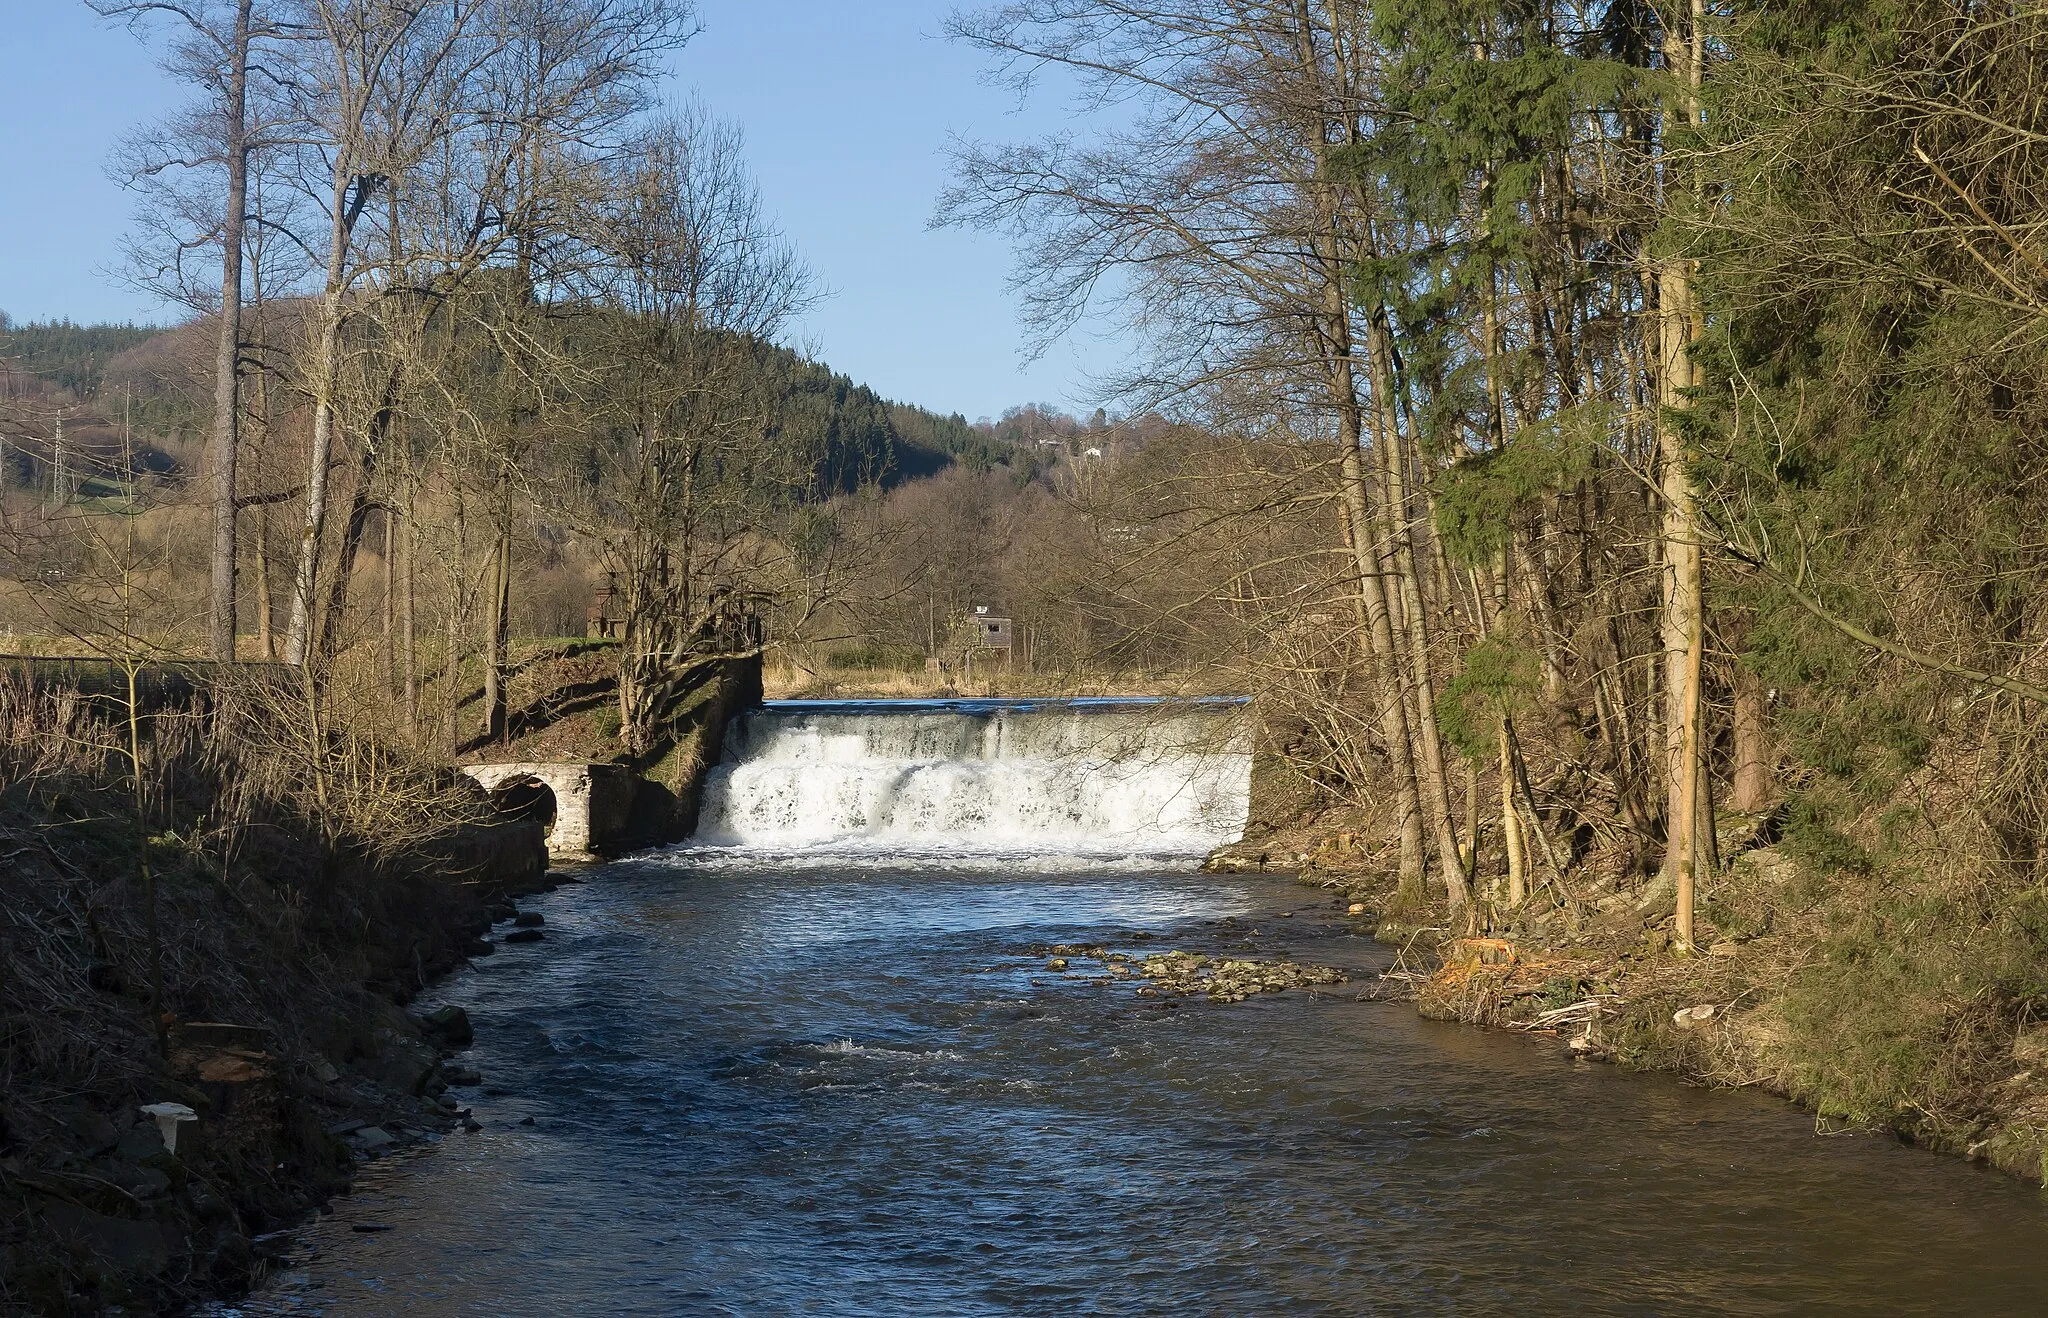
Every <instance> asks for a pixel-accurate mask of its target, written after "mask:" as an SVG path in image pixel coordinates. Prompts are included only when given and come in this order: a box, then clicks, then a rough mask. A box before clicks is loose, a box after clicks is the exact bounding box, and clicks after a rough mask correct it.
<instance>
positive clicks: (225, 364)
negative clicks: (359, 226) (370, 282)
mask: <svg viewBox="0 0 2048 1318" xmlns="http://www.w3.org/2000/svg"><path fill="white" fill-rule="evenodd" d="M252 3H253V0H239V2H238V3H237V4H236V6H235V35H234V49H233V51H232V54H231V57H230V65H229V68H228V86H227V98H226V103H225V107H224V108H225V109H226V111H227V133H226V148H227V171H228V195H227V207H226V209H225V210H224V211H223V212H222V214H221V262H220V338H219V341H218V343H217V344H216V346H215V349H214V356H213V434H212V437H211V440H210V442H209V444H208V446H207V447H208V449H209V450H210V451H209V453H208V455H207V457H208V465H209V466H210V467H211V468H212V471H213V571H212V591H213V601H212V602H213V608H212V614H211V617H210V619H209V626H208V632H209V647H208V648H209V649H210V651H211V653H212V655H213V657H214V659H215V660H217V661H218V662H221V663H233V662H234V659H235V632H236V626H235V569H236V566H237V564H236V558H235V513H236V508H235V460H236V457H237V450H238V449H239V448H240V442H241V410H242V391H241V358H242V225H243V220H244V217H245V216H246V215H247V213H248V209H249V203H248V189H249V127H248V124H249V116H248V107H249V95H248V92H249V11H250V8H251V6H252Z"/></svg>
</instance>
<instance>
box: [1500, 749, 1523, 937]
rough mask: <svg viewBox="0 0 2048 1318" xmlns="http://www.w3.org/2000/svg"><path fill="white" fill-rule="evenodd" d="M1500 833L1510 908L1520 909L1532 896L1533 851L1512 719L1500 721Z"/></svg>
mask: <svg viewBox="0 0 2048 1318" xmlns="http://www.w3.org/2000/svg"><path fill="white" fill-rule="evenodd" d="M1499 740H1500V833H1501V841H1502V842H1503V843H1504V844H1506V846H1507V853H1508V909H1509V910H1517V909H1520V907H1521V905H1522V902H1523V901H1524V900H1526V899H1527V898H1528V895H1529V853H1528V849H1527V848H1526V847H1525V846H1524V845H1523V843H1522V824H1521V814H1520V812H1519V811H1517V810H1516V809H1515V757H1514V748H1513V747H1512V746H1511V745H1510V744H1509V742H1508V721H1507V720H1506V719H1505V718H1503V719H1502V720H1501V721H1500V734H1499Z"/></svg>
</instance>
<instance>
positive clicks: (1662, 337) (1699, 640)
mask: <svg viewBox="0 0 2048 1318" xmlns="http://www.w3.org/2000/svg"><path fill="white" fill-rule="evenodd" d="M1700 33H1701V20H1700V0H1693V17H1692V24H1691V36H1690V38H1688V37H1687V36H1686V35H1684V34H1681V33H1680V32H1678V31H1676V30H1672V31H1668V32H1667V33H1666V35H1665V39H1664V54H1665V57H1666V59H1667V61H1668V62H1669V63H1670V66H1671V67H1672V68H1673V69H1676V70H1680V71H1681V73H1682V78H1683V81H1682V85H1681V89H1680V90H1679V91H1677V92H1674V93H1673V94H1672V95H1671V98H1670V100H1668V101H1667V102H1666V104H1665V107H1664V134H1665V136H1666V137H1667V138H1669V137H1670V136H1671V135H1672V133H1673V130H1674V128H1675V127H1676V125H1677V124H1678V123H1679V122H1680V121H1681V120H1683V122H1684V123H1685V124H1686V125H1687V128H1688V130H1690V128H1691V126H1692V125H1694V124H1696V123H1697V122H1698V119H1699V87H1700V73H1701V69H1700V49H1699V42H1698V37H1699V36H1700ZM1668 168H1670V167H1669V166H1667V169H1668ZM1663 182H1664V189H1665V193H1664V195H1665V198H1666V201H1667V204H1668V203H1669V199H1670V197H1671V195H1672V192H1673V191H1674V190H1675V188H1676V184H1677V181H1676V180H1675V179H1674V178H1673V177H1671V175H1670V174H1669V173H1667V174H1666V176H1665V178H1664V180H1663ZM1692 265H1693V263H1692V261H1691V260H1690V259H1689V258H1687V257H1684V256H1673V257H1669V258H1666V259H1665V260H1664V261H1663V262H1662V263H1661V264H1660V265H1659V266H1658V269H1657V355H1658V370H1657V403H1658V410H1657V459H1658V463H1659V465H1660V466H1661V468H1662V471H1661V472H1660V478H1659V479H1660V492H1661V493H1662V495H1663V502H1664V523H1663V527H1662V535H1661V539H1662V547H1663V559H1664V604H1663V611H1662V616H1661V618H1660V619H1659V632H1660V633H1661V639H1662V641H1663V645H1664V749H1665V784H1666V788H1667V796H1666V802H1667V805H1666V814H1665V819H1666V824H1665V839H1666V842H1665V850H1664V874H1665V877H1667V878H1669V879H1672V880H1674V881H1676V882H1678V883H1679V884H1680V886H1681V887H1682V888H1684V889H1685V891H1684V893H1683V894H1682V895H1681V898H1680V902H1681V904H1682V905H1687V906H1688V909H1689V903H1690V899H1691V891H1690V888H1691V882H1692V878H1691V876H1692V873H1693V870H1694V868H1695V865H1696V859H1697V852H1698V849H1699V843H1700V829H1701V815H1702V811H1701V810H1700V775H1699V766H1698V764H1697V763H1695V761H1696V760H1697V759H1698V756H1699V747H1700V742H1701V737H1700V730H1699V716H1700V710H1699V703H1700V657H1701V654H1702V652H1703V650H1704V647H1705V643H1706V617H1705V603H1704V599H1703V592H1702V580H1701V564H1700V543H1699V528H1698V524H1697V521H1696V516H1697V509H1696V507H1695V503H1696V495H1695V492H1694V490H1693V486H1692V473H1691V472H1689V471H1688V470H1686V452H1685V438H1684V435H1683V434H1682V432H1681V431H1680V429H1679V425H1678V418H1677V416H1676V414H1677V413H1679V412H1683V411H1686V410H1688V409H1690V408H1691V406H1692V394H1691V391H1692V388H1693V385H1694V383H1695V373H1694V366H1693V361H1692V345H1693V343H1694V342H1695V341H1696V340H1697V339H1698V337H1699V309H1698V306H1697V305H1696V303H1695V301H1694V299H1693V292H1692ZM1707 826H1708V827H1711V822H1709V823H1708V825H1707ZM1687 932H1688V934H1689V929H1688V930H1687ZM1686 941H1688V942H1689V938H1688V939H1687V940H1686Z"/></svg>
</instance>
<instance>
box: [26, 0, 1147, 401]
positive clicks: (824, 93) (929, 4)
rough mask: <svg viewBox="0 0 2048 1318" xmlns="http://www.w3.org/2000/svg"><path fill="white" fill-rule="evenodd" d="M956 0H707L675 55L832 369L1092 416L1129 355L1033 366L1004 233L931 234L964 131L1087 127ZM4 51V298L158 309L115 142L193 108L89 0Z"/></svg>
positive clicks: (34, 22)
mask: <svg viewBox="0 0 2048 1318" xmlns="http://www.w3.org/2000/svg"><path fill="white" fill-rule="evenodd" d="M950 7H951V0H700V9H701V11H702V15H703V19H704V24H705V30H704V32H703V33H702V35H700V36H699V37H697V39H696V40H695V41H693V42H691V44H690V45H689V46H688V47H687V48H686V49H684V50H683V51H681V52H680V53H679V54H678V55H677V56H676V57H675V59H674V61H673V63H674V76H673V78H672V79H671V82H670V85H669V91H670V92H671V93H672V94H674V95H676V96H682V95H687V94H689V93H690V92H692V91H694V92H695V93H696V94H697V95H698V96H700V97H701V98H702V99H703V100H704V102H705V103H706V104H707V105H709V106H710V107H711V108H712V109H714V110H716V111H718V112H719V113H721V114H724V115H726V116H728V117H730V118H732V119H735V120H737V121H738V122H739V123H740V124H741V125H742V126H743V127H744V129H745V130H746V135H747V146H748V156H749V158H750V160H751V161H752V163H753V165H754V169H755V172H756V173H757V174H758V176H759V178H760V181H761V187H762V191H763V193H764V194H765V195H766V197H767V200H768V204H769V205H770V207H771V208H772V209H773V210H774V211H775V213H776V214H777V215H778V216H779V217H780V219H781V221H782V224H783V227H784V228H785V229H786V230H787V231H788V233H789V234H790V236H791V237H792V238H793V239H794V240H795V241H796V244H797V246H798V247H799V248H800V249H801V251H802V252H803V254H804V257H805V259H806V260H807V261H809V263H810V264H811V266H812V268H813V269H814V270H815V271H816V272H817V273H818V275H819V277H820V279H821V281H822V282H823V283H824V284H825V285H826V286H827V287H828V288H829V289H831V290H832V296H831V297H830V298H829V299H827V300H826V301H825V302H824V303H823V304H822V305H821V306H820V307H819V308H818V309H817V310H816V311H814V312H812V313H811V314H810V315H809V316H808V317H806V319H805V320H804V321H803V322H802V324H800V325H799V326H798V327H797V329H796V331H795V336H794V337H795V338H796V340H797V341H798V343H799V346H805V347H809V348H813V349H815V350H816V351H817V352H818V355H819V356H820V357H821V358H822V359H823V360H825V361H826V362H829V363H830V364H831V365H832V366H833V367H834V368H835V369H837V370H841V371H844V372H846V373H847V374H848V375H851V376H852V377H853V378H854V379H856V380H859V381H862V382H864V383H867V384H870V385H872V386H874V387H875V388H876V389H877V390H878V391H880V392H882V393H884V394H886V395H888V396H890V397H893V398H899V399H902V400H904V401H907V402H914V403H919V404H922V405H923V406H926V407H932V408H936V409H938V410H941V411H948V412H951V411H957V412H961V413H963V414H965V415H966V416H967V417H968V418H969V419H970V420H971V419H973V418H975V417H979V416H992V415H995V414H997V413H999V412H1000V411H1001V410H1002V409H1003V408H1005V407H1008V406H1011V405H1014V404H1018V403H1025V402H1051V403H1056V404H1061V405H1065V406H1070V407H1074V408H1079V407H1082V406H1083V405H1084V404H1085V405H1087V406H1090V407H1092V406H1093V400H1092V398H1091V396H1090V386H1089V384H1088V379H1087V377H1088V374H1089V372H1090V371H1091V370H1093V371H1096V372H1100V371H1103V370H1107V369H1109V368H1110V367H1112V366H1113V365H1114V364H1115V362H1116V360H1117V355H1118V354H1117V352H1116V351H1115V349H1114V343H1113V338H1112V337H1111V336H1109V335H1107V334H1105V333H1103V332H1101V331H1100V330H1098V331H1096V332H1094V333H1088V334H1083V335H1081V336H1080V337H1078V338H1076V339H1075V340H1074V341H1073V342H1071V343H1067V344H1062V345H1060V346H1058V347H1056V348H1055V349H1054V350H1053V351H1051V352H1050V353H1048V354H1046V356H1045V357H1044V358H1042V359H1040V360H1039V361H1037V362H1035V363H1032V364H1030V365H1028V366H1026V365H1023V364H1021V363H1020V360H1019V352H1018V349H1019V345H1020V343H1021V341H1022V336H1021V335H1020V333H1019V331H1018V327H1017V321H1016V314H1015V307H1014V303H1013V301H1012V299H1011V297H1010V295H1009V294H1008V293H1007V292H1006V290H1005V287H1004V280H1005V277H1006V275H1007V274H1008V273H1009V269H1010V251H1009V247H1008V244H1007V243H1006V242H1005V241H1004V240H1003V239H1001V238H999V237H995V236H990V235H984V234H973V233H961V232H957V231H950V230H949V231H939V232H931V231H927V230H926V228H925V222H926V220H927V219H928V218H929V217H930V215H931V212H932V203H933V199H934V198H935V197H936V196H937V194H938V191H939V189H940V188H941V187H942V186H943V185H944V183H945V181H946V176H947V163H946V159H945V146H946V142H947V139H948V134H950V133H957V134H960V135H963V136H967V137H978V138H988V139H995V140H1012V139H1018V138H1024V137H1030V136H1036V135H1038V134H1041V133H1044V132H1047V131H1060V130H1062V129H1066V128H1071V127H1074V126H1075V125H1074V124H1073V123H1072V122H1071V121H1070V120H1068V119H1067V118H1065V117H1064V112H1063V111H1062V110H1061V108H1060V107H1059V106H1058V105H1056V104H1048V105H1037V104H1034V105H1033V106H1032V107H1030V108H1029V109H1027V110H1025V111H1022V112H1020V111H1019V110H1018V107H1017V105H1016V102H1015V99H1014V97H1013V96H1012V95H1011V94H1010V93H1008V92H1006V91H1003V90H1000V89H997V88H991V87H987V86H983V85H982V84H981V82H980V80H979V77H978V75H979V73H980V71H981V67H982V66H981V60H980V57H979V56H977V55H976V54H975V53H974V52H973V51H971V50H968V49H966V48H964V47H961V46H958V45H955V44H953V43H951V42H948V41H946V40H944V39H943V38H941V37H940V36H939V35H938V33H939V30H940V27H941V25H942V23H943V21H944V18H945V15H946V13H947V12H948V10H949V9H950ZM5 8H6V9H7V10H8V16H7V24H6V39H5V40H4V41H0V124H5V125H7V127H6V129H5V130H4V131H0V308H4V309H5V310H6V311H7V312H9V313H10V314H11V315H13V316H14V317H15V318H16V319H18V320H27V319H48V318H51V317H57V316H69V317H71V318H72V319H74V320H127V319H156V318H159V317H161V315H163V314H164V313H163V312H162V311H161V310H160V309H159V308H158V307H157V306H155V305H154V304H153V303H152V302H151V301H150V300H149V299H148V298H147V297H146V296H144V295H142V294H139V293H137V292H135V291H133V290H132V289H130V288H127V287H125V286H124V285H123V283H122V281H121V279H120V277H119V274H118V266H119V262H120V241H121V235H122V233H123V232H124V230H125V229H126V227H127V223H128V215H129V210H130V202H129V198H128V196H127V194H125V193H123V192H122V191H121V189H120V188H119V187H117V186H116V185H115V184H113V183H112V182H110V181H108V179H107V178H106V175H105V172H104V168H105V162H106V158H107V154H108V152H109V150H110V149H111V148H112V146H113V145H114V142H115V140H116V139H117V138H118V137H120V135H121V134H122V133H123V132H125V131H126V130H127V129H128V128H129V127H131V126H132V125H134V124H136V123H139V122H142V121H144V120H147V119H150V118H153V117H155V116H156V115H158V114H160V113H162V112H163V111H164V110H166V109H167V108H169V107H170V106H172V105H174V104H175V103H176V102H177V101H178V99H179V98H180V97H181V96H182V94H183V93H182V92H181V91H180V89H179V88H178V87H176V86H175V85H173V84H172V83H170V82H169V81H168V80H167V79H166V78H165V77H164V76H163V75H162V74H161V73H160V72H159V71H158V70H157V68H156V66H155V63H154V57H153V55H152V54H151V52H150V51H148V50H147V49H145V48H144V47H143V46H142V45H141V44H140V43H139V42H137V41H136V40H135V39H134V38H133V37H131V36H130V35H129V34H128V32H127V31H126V30H125V29H123V28H121V27H118V26H112V25H109V24H107V23H105V22H103V21H101V20H100V19H99V18H97V17H95V16H94V15H93V14H92V13H91V11H89V10H88V9H87V8H86V7H85V5H84V4H83V3H82V2H81V0H5Z"/></svg>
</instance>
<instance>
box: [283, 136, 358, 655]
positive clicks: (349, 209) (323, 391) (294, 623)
mask: <svg viewBox="0 0 2048 1318" xmlns="http://www.w3.org/2000/svg"><path fill="white" fill-rule="evenodd" d="M349 160H350V157H349V156H348V154H347V153H346V152H344V153H343V155H342V156H341V158H339V159H337V160H336V161H335V163H334V195H333V197H332V199H331V203H330V204H331V205H332V206H333V221H332V224H331V226H330V228H329V231H328V246H327V282H326V284H325V286H324V287H323V289H322V292H321V297H320V301H319V304H318V305H319V309H320V336H319V342H318V343H317V344H316V345H315V347H314V360H313V363H312V365H313V388H312V394H313V444H312V452H311V453H310V454H309V455H308V457H307V462H306V520H305V525H304V526H303V527H302V528H301V529H300V531H299V562H298V568H297V571H296V572H294V574H293V576H292V617H291V626H290V629H289V630H288V631H287V632H286V635H285V662H286V663H288V664H291V665H292V666H294V667H303V666H304V665H305V663H306V661H307V659H308V658H309V657H311V651H312V646H313V642H314V639H315V637H314V630H313V628H314V623H315V619H314V617H313V606H314V591H315V589H316V587H317V586H318V584H319V583H318V578H319V572H320V541H321V540H322V538H324V536H325V534H326V531H327V477H328V474H329V469H330V468H331V467H332V466H333V465H334V392H335V388H336V386H337V385H338V383H339V376H340V374H341V323H342V318H343V305H342V300H343V296H344V294H345V293H346V292H347V279H348V253H349V243H350V239H351V236H352V235H353V232H354V229H355V222H356V218H357V216H359V215H360V214H361V213H362V208H363V204H364V203H365V202H366V201H367V200H368V199H369V194H370V191H371V189H372V188H373V187H375V186H376V181H373V180H371V179H369V178H360V179H358V178H355V177H353V176H352V175H351V173H350V172H349Z"/></svg>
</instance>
